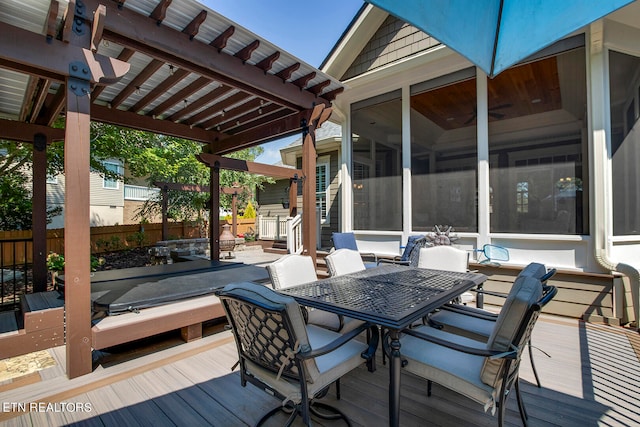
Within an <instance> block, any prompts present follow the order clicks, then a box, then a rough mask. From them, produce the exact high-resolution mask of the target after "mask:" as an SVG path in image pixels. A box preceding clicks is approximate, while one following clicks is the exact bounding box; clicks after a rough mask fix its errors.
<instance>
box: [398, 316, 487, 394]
mask: <svg viewBox="0 0 640 427" xmlns="http://www.w3.org/2000/svg"><path fill="white" fill-rule="evenodd" d="M415 330H417V331H420V332H421V333H424V334H427V335H431V336H434V337H438V338H442V339H445V340H447V341H451V342H455V343H458V344H461V345H466V346H469V347H474V348H478V349H484V348H485V345H484V344H483V343H480V342H478V341H474V340H472V339H469V338H465V337H462V336H460V335H456V334H452V333H448V332H445V331H442V330H439V329H435V328H432V327H429V326H420V327H418V328H416V329H415ZM400 343H401V347H400V353H401V354H402V358H403V359H406V360H407V362H408V363H407V365H406V367H405V368H404V369H405V370H407V371H409V372H411V373H414V374H416V375H418V376H420V377H423V378H426V379H429V380H432V381H434V382H436V383H438V384H441V385H443V386H445V387H447V388H449V389H451V390H453V391H455V392H458V393H460V394H462V395H464V396H467V397H469V398H470V399H473V400H475V401H476V402H478V403H481V404H483V405H485V406H487V405H490V404H491V403H492V402H493V388H492V387H491V386H489V385H487V384H485V383H483V382H482V380H481V378H480V372H481V370H482V365H483V363H484V360H485V358H484V357H481V356H474V355H471V354H466V353H462V352H459V351H456V350H452V349H448V348H446V347H442V346H440V345H438V344H434V343H431V342H428V341H425V340H422V339H419V338H416V337H412V336H410V335H405V336H403V337H401V339H400Z"/></svg>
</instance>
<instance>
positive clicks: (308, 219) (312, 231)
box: [302, 124, 317, 264]
mask: <svg viewBox="0 0 640 427" xmlns="http://www.w3.org/2000/svg"><path fill="white" fill-rule="evenodd" d="M303 126H304V125H303ZM302 135H303V137H302V175H303V176H304V182H303V184H302V242H303V243H302V245H303V246H304V248H305V249H306V252H307V255H309V256H310V257H311V258H312V259H313V263H314V264H315V263H316V256H317V255H316V197H315V196H316V134H315V128H314V126H313V125H312V124H308V125H307V127H306V128H305V130H304V131H303V133H302Z"/></svg>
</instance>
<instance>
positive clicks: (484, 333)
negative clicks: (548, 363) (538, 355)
mask: <svg viewBox="0 0 640 427" xmlns="http://www.w3.org/2000/svg"><path fill="white" fill-rule="evenodd" d="M555 272H556V270H555V269H551V270H549V271H547V269H546V267H545V266H544V265H543V264H539V263H535V262H532V263H530V264H529V265H527V266H526V267H525V268H524V269H522V271H521V272H520V273H519V274H518V276H517V277H516V279H518V278H520V277H526V276H528V277H534V278H536V279H538V280H540V282H541V283H542V285H543V289H545V288H546V286H547V285H546V282H547V280H549V279H550V278H551V277H552V276H553V275H554V274H555ZM514 289H515V287H514V288H512V292H513V290H514ZM479 292H482V293H484V294H488V295H493V296H497V297H502V298H506V297H508V295H505V294H502V293H498V292H490V291H486V290H480V291H479ZM497 319H498V314H496V313H492V312H490V311H486V310H481V309H478V308H474V307H469V306H463V305H458V304H447V305H445V306H443V307H442V308H441V309H440V310H439V311H437V312H435V313H432V314H431V315H430V316H429V324H430V325H431V326H434V327H437V328H440V329H443V330H445V331H447V332H453V333H456V334H459V335H463V336H465V337H467V338H471V339H474V340H477V341H482V342H486V341H487V340H488V339H489V337H490V336H491V332H492V331H493V328H494V327H495V323H496V320H497ZM527 347H529V360H530V361H531V368H532V370H533V375H534V376H535V379H536V384H537V385H538V387H541V384H540V378H539V377H538V371H537V370H536V365H535V363H534V361H533V353H532V351H531V350H532V349H531V342H528V343H527ZM540 351H542V350H540ZM542 352H543V353H544V354H545V355H547V356H549V355H548V354H547V353H545V352H544V351H542Z"/></svg>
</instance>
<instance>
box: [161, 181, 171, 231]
mask: <svg viewBox="0 0 640 427" xmlns="http://www.w3.org/2000/svg"><path fill="white" fill-rule="evenodd" d="M168 211H169V187H168V186H167V185H164V186H163V187H162V240H168V239H169V214H168Z"/></svg>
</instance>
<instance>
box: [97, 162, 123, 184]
mask: <svg viewBox="0 0 640 427" xmlns="http://www.w3.org/2000/svg"><path fill="white" fill-rule="evenodd" d="M102 164H103V165H104V167H105V168H106V169H109V166H115V167H116V172H119V171H120V168H121V167H122V166H121V165H120V163H118V162H116V161H103V162H102ZM114 185H115V186H114ZM102 188H104V189H105V190H119V189H120V181H119V180H117V179H109V178H107V177H104V178H102Z"/></svg>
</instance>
